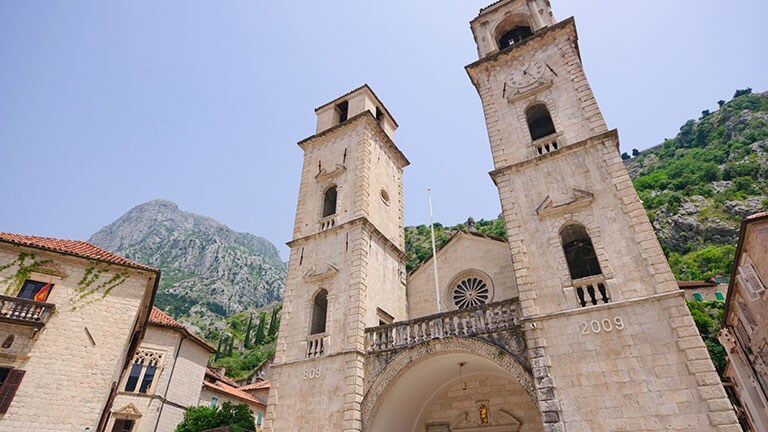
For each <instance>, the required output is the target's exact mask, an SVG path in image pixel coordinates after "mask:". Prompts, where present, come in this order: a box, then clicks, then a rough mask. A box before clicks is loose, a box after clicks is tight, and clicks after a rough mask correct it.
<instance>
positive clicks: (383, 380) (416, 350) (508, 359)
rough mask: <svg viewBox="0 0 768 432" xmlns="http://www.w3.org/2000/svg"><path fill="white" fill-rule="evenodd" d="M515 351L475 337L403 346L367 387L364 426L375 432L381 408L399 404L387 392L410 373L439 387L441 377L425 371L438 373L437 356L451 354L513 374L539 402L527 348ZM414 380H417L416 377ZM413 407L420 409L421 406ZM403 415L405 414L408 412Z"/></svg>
mask: <svg viewBox="0 0 768 432" xmlns="http://www.w3.org/2000/svg"><path fill="white" fill-rule="evenodd" d="M516 351H518V352H516V353H512V352H509V351H507V350H504V349H501V348H499V347H498V346H496V345H493V344H491V343H488V342H485V341H483V340H480V339H476V338H444V339H432V340H429V341H427V342H423V343H420V344H418V345H415V346H413V347H410V348H407V349H405V350H403V351H402V352H400V353H399V354H397V355H396V356H395V357H394V358H392V359H391V360H390V361H389V362H388V363H387V364H386V366H384V367H383V369H382V370H381V372H379V373H378V374H377V375H376V376H375V378H374V379H373V382H372V383H371V384H370V386H369V387H368V388H367V391H366V392H365V396H364V397H363V403H362V406H361V411H362V412H361V414H362V419H363V430H364V431H368V432H373V431H374V429H373V427H374V423H375V420H376V416H377V415H379V414H381V413H382V411H389V410H392V409H393V408H392V406H393V402H394V403H395V404H396V403H397V401H399V400H400V399H399V398H398V397H397V395H396V394H388V393H389V392H391V391H392V390H393V387H394V386H395V385H396V384H398V382H409V378H410V375H415V376H418V377H419V380H418V384H414V386H415V387H418V388H419V390H423V391H424V392H430V388H429V387H430V386H432V391H433V392H434V391H437V390H438V388H437V387H435V386H434V385H433V384H431V381H434V380H435V379H438V378H439V377H437V378H435V377H431V378H430V377H425V375H424V374H423V371H429V372H430V373H432V374H433V375H439V374H440V373H441V372H440V371H438V368H437V367H435V364H436V362H435V360H436V359H445V360H444V361H445V362H446V363H448V364H450V360H448V357H449V356H456V357H457V358H458V356H463V357H469V358H471V359H472V361H477V363H478V364H479V365H480V366H479V368H480V369H482V370H483V371H484V372H485V373H491V374H496V375H504V376H506V377H508V378H511V379H512V380H514V381H516V382H517V383H518V384H520V386H521V387H522V390H523V391H524V392H525V394H527V396H528V397H530V399H531V401H532V402H533V403H534V404H536V403H537V399H536V393H535V385H534V380H533V376H532V374H531V371H530V367H529V366H528V364H527V362H526V361H525V359H524V357H523V356H524V355H525V354H524V352H525V348H524V346H522V347H520V349H519V350H516ZM376 361H377V359H375V358H371V357H369V358H368V359H367V362H374V363H375V362H376ZM441 367H442V368H443V369H445V368H448V367H451V366H446V365H441ZM367 369H368V372H372V371H370V369H369V368H367ZM452 373H453V372H452ZM414 383H416V381H415V380H414ZM441 386H442V385H441ZM412 408H413V409H417V408H419V407H412ZM420 414H421V412H420V411H419V415H420ZM403 415H404V416H406V415H407V413H404V414H403ZM383 417H386V416H385V415H384V416H383ZM406 420H407V419H406ZM414 421H416V419H414Z"/></svg>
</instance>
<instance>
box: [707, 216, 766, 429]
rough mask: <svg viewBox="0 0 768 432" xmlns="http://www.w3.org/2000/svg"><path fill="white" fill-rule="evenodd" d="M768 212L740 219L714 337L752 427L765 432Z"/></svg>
mask: <svg viewBox="0 0 768 432" xmlns="http://www.w3.org/2000/svg"><path fill="white" fill-rule="evenodd" d="M766 282H768V213H758V214H755V215H753V216H750V217H748V218H746V219H745V220H744V221H743V222H742V224H741V231H740V232H739V244H738V246H737V248H736V257H735V258H734V269H733V276H732V277H731V284H730V286H729V289H728V298H727V300H726V304H725V316H724V318H723V321H724V326H723V329H722V330H721V331H720V334H719V335H718V340H719V341H720V343H721V344H723V346H724V347H725V349H726V352H727V353H728V364H727V366H726V369H725V376H726V377H727V378H729V379H730V380H731V382H732V383H733V388H734V391H735V394H736V396H737V397H738V399H739V401H741V405H742V407H743V408H744V413H745V417H746V418H745V420H746V423H747V424H748V427H750V428H751V430H753V431H757V432H764V431H768V294H766V289H765V287H766Z"/></svg>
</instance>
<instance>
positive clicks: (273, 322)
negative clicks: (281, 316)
mask: <svg viewBox="0 0 768 432" xmlns="http://www.w3.org/2000/svg"><path fill="white" fill-rule="evenodd" d="M278 312H280V309H279V308H274V309H272V317H271V318H270V319H269V330H267V336H269V338H270V339H274V337H275V335H276V334H277V330H278V328H279V325H278V321H277V313H278Z"/></svg>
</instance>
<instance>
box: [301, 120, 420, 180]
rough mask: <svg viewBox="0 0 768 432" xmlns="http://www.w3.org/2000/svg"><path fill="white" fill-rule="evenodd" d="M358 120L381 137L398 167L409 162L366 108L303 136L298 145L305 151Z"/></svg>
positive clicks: (402, 166)
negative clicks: (346, 118) (332, 124)
mask: <svg viewBox="0 0 768 432" xmlns="http://www.w3.org/2000/svg"><path fill="white" fill-rule="evenodd" d="M360 121H365V122H367V123H368V126H371V128H372V130H373V131H375V133H376V134H378V136H379V138H381V139H382V140H383V142H384V148H386V149H387V150H389V152H390V156H392V157H393V158H394V159H395V160H396V161H397V162H398V163H399V164H400V168H404V167H407V166H408V165H410V164H411V163H410V162H409V161H408V158H406V157H405V154H403V152H402V151H400V149H399V148H398V147H397V145H396V144H395V142H394V141H392V138H390V137H389V135H387V133H386V132H384V129H383V128H382V127H381V124H379V121H378V120H376V117H374V116H373V113H372V112H370V111H368V110H365V111H363V112H361V113H360V114H357V115H355V116H352V117H350V118H349V119H348V120H347V121H345V122H342V123H339V124H337V125H336V126H333V127H331V128H328V129H326V130H324V131H322V132H320V133H317V134H315V135H312V136H310V137H307V138H304V139H303V140H301V141H299V142H298V143H297V144H298V145H299V147H301V149H302V150H304V151H306V150H307V147H308V146H310V145H312V144H315V143H317V142H318V140H319V139H320V138H331V137H334V136H336V135H338V134H340V133H341V132H342V131H345V130H346V129H347V128H349V127H351V126H352V125H354V124H355V123H357V122H360Z"/></svg>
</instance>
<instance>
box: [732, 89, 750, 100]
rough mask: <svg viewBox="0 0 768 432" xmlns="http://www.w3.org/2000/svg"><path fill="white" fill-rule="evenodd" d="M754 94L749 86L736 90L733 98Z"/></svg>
mask: <svg viewBox="0 0 768 432" xmlns="http://www.w3.org/2000/svg"><path fill="white" fill-rule="evenodd" d="M751 94H752V88H751V87H747V88H745V89H742V90H736V93H734V94H733V98H734V99H736V98H737V97H739V96H745V95H751Z"/></svg>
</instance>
